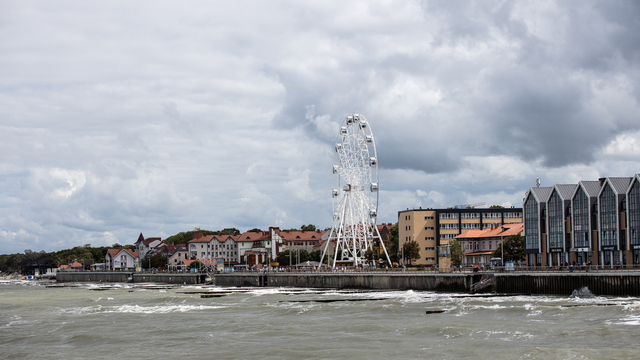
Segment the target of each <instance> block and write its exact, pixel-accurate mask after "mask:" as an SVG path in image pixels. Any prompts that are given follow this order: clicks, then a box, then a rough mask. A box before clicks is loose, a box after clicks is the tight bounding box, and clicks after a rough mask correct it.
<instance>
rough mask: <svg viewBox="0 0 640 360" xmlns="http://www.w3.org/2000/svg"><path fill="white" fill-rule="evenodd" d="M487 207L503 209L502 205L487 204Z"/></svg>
mask: <svg viewBox="0 0 640 360" xmlns="http://www.w3.org/2000/svg"><path fill="white" fill-rule="evenodd" d="M489 209H504V206H502V205H491V206H489Z"/></svg>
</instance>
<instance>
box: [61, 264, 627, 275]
mask: <svg viewBox="0 0 640 360" xmlns="http://www.w3.org/2000/svg"><path fill="white" fill-rule="evenodd" d="M60 272H86V273H97V272H135V270H134V269H129V270H124V269H115V270H65V271H60ZM610 272H617V273H628V272H640V265H633V266H632V265H628V266H626V265H614V266H611V265H591V266H589V265H581V266H577V265H574V266H573V270H572V269H571V266H514V267H513V269H509V270H505V268H504V267H502V266H494V267H489V266H487V267H484V268H483V267H478V266H475V267H473V266H462V267H452V268H450V269H447V271H444V272H441V271H439V269H437V268H415V267H414V268H407V269H402V268H386V269H385V268H369V269H362V268H358V269H356V268H353V267H339V268H335V269H331V268H326V267H322V268H320V269H317V268H312V267H311V268H306V269H296V268H289V267H279V268H262V269H245V268H242V269H234V271H233V272H227V271H219V272H214V271H211V270H210V269H209V270H207V269H202V270H201V271H200V270H199V271H198V272H197V273H193V272H190V271H188V270H155V271H153V270H143V271H141V272H140V273H141V274H142V273H145V274H201V275H202V274H207V273H210V274H213V273H238V274H245V273H246V274H250V273H253V274H256V273H273V274H279V273H308V274H313V273H321V274H340V273H345V274H346V273H362V274H386V273H397V274H441V273H453V274H473V273H610Z"/></svg>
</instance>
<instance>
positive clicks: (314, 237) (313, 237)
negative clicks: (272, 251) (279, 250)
mask: <svg viewBox="0 0 640 360" xmlns="http://www.w3.org/2000/svg"><path fill="white" fill-rule="evenodd" d="M325 232H326V231H280V232H279V233H278V235H280V237H281V238H282V240H285V241H320V238H321V237H322V235H323V234H324V233H325Z"/></svg>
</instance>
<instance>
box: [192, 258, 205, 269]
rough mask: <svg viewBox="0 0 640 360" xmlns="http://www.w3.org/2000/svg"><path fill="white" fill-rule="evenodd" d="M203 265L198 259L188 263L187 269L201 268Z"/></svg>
mask: <svg viewBox="0 0 640 360" xmlns="http://www.w3.org/2000/svg"><path fill="white" fill-rule="evenodd" d="M203 267H204V265H203V264H202V263H201V262H200V261H197V260H196V261H194V262H192V263H191V264H190V265H189V269H201V268H203Z"/></svg>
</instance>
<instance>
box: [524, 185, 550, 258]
mask: <svg viewBox="0 0 640 360" xmlns="http://www.w3.org/2000/svg"><path fill="white" fill-rule="evenodd" d="M552 190H553V188H551V187H532V188H530V189H529V190H528V191H527V193H526V194H525V197H524V206H523V211H524V214H523V216H524V222H523V224H524V253H525V256H526V258H527V263H528V264H537V265H541V264H542V262H543V259H542V254H545V255H546V254H547V234H546V231H547V226H546V218H547V216H546V214H547V199H548V198H549V195H550V194H551V191H552ZM544 263H545V264H546V259H544Z"/></svg>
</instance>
